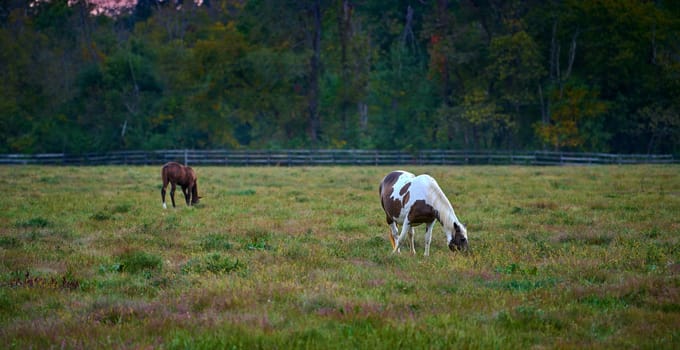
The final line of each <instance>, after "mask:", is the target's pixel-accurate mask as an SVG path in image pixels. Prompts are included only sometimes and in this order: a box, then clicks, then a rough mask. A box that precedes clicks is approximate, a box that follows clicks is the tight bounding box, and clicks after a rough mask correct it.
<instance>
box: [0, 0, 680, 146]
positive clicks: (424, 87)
mask: <svg viewBox="0 0 680 350" xmlns="http://www.w3.org/2000/svg"><path fill="white" fill-rule="evenodd" d="M671 3H672V2H668V1H656V2H635V1H612V0H598V1H587V2H583V1H557V2H555V1H550V2H535V1H507V2H482V3H479V4H475V5H474V6H470V4H466V3H461V2H456V1H448V2H436V1H435V2H413V1H396V2H380V1H365V2H360V3H352V2H347V1H334V2H325V1H311V0H309V1H284V2H283V3H281V2H280V1H273V0H249V1H242V2H239V1H208V2H205V3H203V4H200V5H199V4H196V3H195V2H192V1H188V2H185V3H183V4H182V6H172V5H171V4H170V2H164V1H162V2H157V1H140V2H139V3H138V4H136V6H135V7H134V8H130V9H129V11H109V12H105V13H106V14H105V13H103V12H96V11H93V10H94V9H95V7H94V6H95V5H92V3H91V2H86V1H75V2H72V1H66V0H58V1H57V0H55V1H38V2H32V3H31V4H30V5H27V3H26V2H21V1H5V2H4V3H3V5H2V8H1V10H0V66H2V67H3V69H2V70H1V71H0V81H2V82H3V83H2V84H1V85H0V96H3V98H2V99H0V152H2V153H9V152H18V153H36V152H70V153H83V152H90V151H111V150H121V149H169V148H199V149H205V148H252V149H281V148H301V147H318V148H380V149H401V150H417V149H423V148H429V149H432V148H473V149H474V148H486V149H498V148H533V147H541V146H544V147H546V146H548V147H552V148H557V149H578V150H586V151H602V150H604V151H612V152H636V153H645V152H661V153H667V152H678V151H679V149H678V144H680V142H677V139H678V129H679V128H680V126H678V125H677V123H676V122H675V121H676V120H678V119H679V118H677V114H678V112H677V111H678V109H680V107H678V102H677V96H678V95H680V83H679V81H680V80H679V79H677V76H678V74H679V72H680V65H678V64H677V51H678V48H677V44H676V42H677V32H678V29H679V28H680V19H679V18H680V16H678V13H677V6H674V5H671ZM317 6H318V10H319V12H318V14H319V16H320V17H319V18H318V19H317V18H315V13H316V12H315V11H313V10H314V9H315V8H317ZM88 13H89V15H88ZM317 20H318V22H317ZM317 23H318V25H320V28H317ZM317 29H318V30H317ZM317 33H318V34H319V35H320V42H319V45H318V47H317V45H316V43H315V42H314V41H313V40H312V39H313V38H314V37H316V36H317ZM317 54H318V59H319V61H318V62H317V61H316V57H317ZM313 62H316V63H314V64H313ZM317 63H318V64H317ZM579 96H580V97H579ZM317 115H318V116H317Z"/></svg>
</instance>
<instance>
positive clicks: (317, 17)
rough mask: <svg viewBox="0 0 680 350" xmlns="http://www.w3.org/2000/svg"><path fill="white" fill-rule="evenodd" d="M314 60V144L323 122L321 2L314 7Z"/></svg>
mask: <svg viewBox="0 0 680 350" xmlns="http://www.w3.org/2000/svg"><path fill="white" fill-rule="evenodd" d="M312 16H313V24H314V25H313V27H312V30H313V32H312V58H311V59H310V63H309V69H310V72H309V95H308V97H309V105H308V113H309V137H310V139H311V141H312V143H314V144H317V143H318V142H319V136H320V135H319V134H320V132H321V120H320V118H319V75H320V73H321V72H320V69H321V0H316V1H315V2H314V4H313V5H312Z"/></svg>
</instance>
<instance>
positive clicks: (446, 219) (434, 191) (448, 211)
mask: <svg viewBox="0 0 680 350" xmlns="http://www.w3.org/2000/svg"><path fill="white" fill-rule="evenodd" d="M431 187H432V188H431V190H430V191H429V193H430V194H431V198H430V199H431V200H430V202H431V203H432V206H433V207H434V208H435V209H436V210H437V211H438V212H439V222H441V224H442V225H443V226H444V227H448V228H452V227H453V223H454V222H458V218H457V217H456V213H455V212H454V211H453V206H452V205H451V202H449V199H448V198H446V195H444V192H443V191H442V189H441V188H439V186H438V185H437V184H436V183H433V184H431Z"/></svg>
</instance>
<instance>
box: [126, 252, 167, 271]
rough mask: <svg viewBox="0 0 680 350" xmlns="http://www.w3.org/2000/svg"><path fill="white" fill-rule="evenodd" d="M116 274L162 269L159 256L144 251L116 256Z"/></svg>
mask: <svg viewBox="0 0 680 350" xmlns="http://www.w3.org/2000/svg"><path fill="white" fill-rule="evenodd" d="M118 261H119V262H118V263H117V266H118V272H128V273H137V272H142V271H153V270H159V269H160V268H161V267H163V260H162V259H161V257H160V256H158V255H154V254H150V253H147V252H144V251H137V250H133V251H128V252H125V253H123V254H121V255H120V256H118Z"/></svg>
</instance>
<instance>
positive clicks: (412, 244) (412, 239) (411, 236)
mask: <svg viewBox="0 0 680 350" xmlns="http://www.w3.org/2000/svg"><path fill="white" fill-rule="evenodd" d="M415 235H416V234H415V232H414V231H413V226H411V229H410V230H409V231H408V236H409V241H411V253H413V254H414V255H415V254H416V241H415V239H414V236H415Z"/></svg>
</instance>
